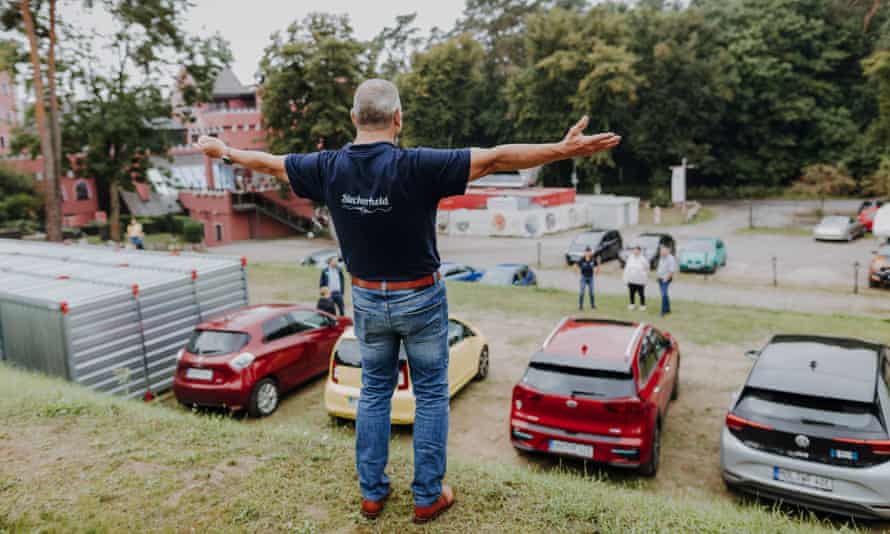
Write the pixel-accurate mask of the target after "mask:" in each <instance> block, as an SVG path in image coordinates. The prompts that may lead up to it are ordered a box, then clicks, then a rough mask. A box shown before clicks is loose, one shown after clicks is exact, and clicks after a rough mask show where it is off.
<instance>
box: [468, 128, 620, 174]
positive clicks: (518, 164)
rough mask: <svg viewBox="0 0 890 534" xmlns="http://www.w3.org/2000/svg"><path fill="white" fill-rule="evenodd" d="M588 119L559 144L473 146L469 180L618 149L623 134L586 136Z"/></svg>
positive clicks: (573, 129) (570, 131)
mask: <svg viewBox="0 0 890 534" xmlns="http://www.w3.org/2000/svg"><path fill="white" fill-rule="evenodd" d="M588 122H589V119H588V117H587V115H585V116H584V117H582V118H581V120H579V121H578V123H577V124H575V125H574V126H572V128H571V129H570V130H569V133H567V134H566V136H565V138H564V139H563V140H562V141H560V142H558V143H547V144H539V145H501V146H498V147H495V148H474V149H472V151H471V153H470V181H473V180H477V179H479V178H482V177H483V176H486V175H489V174H492V173H495V172H502V171H516V170H520V169H528V168H531V167H537V166H539V165H545V164H547V163H552V162H554V161H560V160H563V159H569V158H580V157H587V156H590V155H593V154H595V153H597V152H602V151H605V150H610V149H612V148H615V147H616V146H618V143H620V142H621V137H620V136H618V135H615V134H613V133H611V132H610V133H601V134H596V135H584V128H586V127H587V124H588Z"/></svg>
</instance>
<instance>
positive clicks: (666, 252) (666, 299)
mask: <svg viewBox="0 0 890 534" xmlns="http://www.w3.org/2000/svg"><path fill="white" fill-rule="evenodd" d="M676 272H677V259H676V258H674V255H673V254H671V249H670V248H668V247H665V246H662V247H661V249H660V250H659V256H658V268H657V269H656V273H657V274H658V287H659V289H661V316H662V317H664V316H665V315H667V314H669V313H671V298H670V296H669V295H668V288H669V287H670V285H671V282H672V281H673V280H674V274H676Z"/></svg>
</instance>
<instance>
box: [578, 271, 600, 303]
mask: <svg viewBox="0 0 890 534" xmlns="http://www.w3.org/2000/svg"><path fill="white" fill-rule="evenodd" d="M585 287H586V288H587V290H588V293H590V307H591V308H596V299H595V298H594V297H593V277H592V276H591V277H590V278H588V277H586V276H582V277H581V292H580V293H579V294H578V309H583V308H584V288H585Z"/></svg>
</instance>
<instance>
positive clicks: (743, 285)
mask: <svg viewBox="0 0 890 534" xmlns="http://www.w3.org/2000/svg"><path fill="white" fill-rule="evenodd" d="M857 206H858V203H857V202H855V201H829V202H827V203H826V212H829V213H833V212H840V213H848V212H852V211H854V210H855V209H856V207H857ZM709 207H710V208H711V209H712V210H713V211H715V213H716V217H714V218H713V219H712V220H710V221H707V222H704V223H701V224H689V225H679V226H667V227H654V226H651V225H650V226H643V225H641V226H637V227H633V228H626V229H623V230H622V234H623V235H624V236H625V239H626V240H628V239H630V238H632V237H633V236H634V235H636V234H638V233H640V232H643V231H654V230H658V231H664V232H668V233H671V234H672V235H674V237H675V238H676V239H677V240H678V244H679V246H681V247H682V245H683V241H684V240H686V239H690V238H693V237H696V236H712V237H720V238H722V239H723V240H724V241H725V242H726V245H727V250H728V256H729V261H728V264H727V266H726V267H725V268H723V269H721V270H719V271H718V272H717V274H715V275H713V276H704V275H695V274H688V275H681V276H680V277H679V279H678V281H677V283H676V284H674V286H673V287H672V292H673V294H674V296H675V297H676V298H678V299H682V300H690V301H701V302H711V303H721V304H736V305H743V306H755V307H764V308H772V309H789V310H798V311H807V312H812V313H856V314H863V315H880V316H887V315H890V292H888V291H881V290H870V289H868V284H867V279H866V270H867V265H868V262H869V260H870V258H871V251H872V250H874V249H875V248H876V247H877V240H876V239H875V238H872V237H870V236H869V237H866V238H864V239H860V240H858V241H855V242H853V243H826V242H816V241H814V240H813V239H812V237H810V236H809V235H805V234H804V235H793V234H792V235H788V234H781V233H776V234H771V233H757V234H751V233H746V232H744V229H745V228H747V226H748V223H749V214H750V212H749V203H730V204H718V205H713V206H709ZM817 207H818V203H816V202H800V201H796V202H790V201H789V202H781V201H779V202H777V201H769V202H756V203H754V214H755V217H754V218H755V223H756V224H757V225H758V226H761V227H769V228H777V227H789V226H794V225H795V224H799V220H800V218H801V217H800V216H801V214H808V213H811V212H812V211H813V210H814V209H816V208H817ZM577 233H578V232H577V231H573V232H566V233H563V234H559V235H553V236H546V237H543V238H541V239H538V240H532V239H520V238H487V237H452V236H439V248H440V251H441V254H442V258H443V259H444V260H450V261H457V262H463V263H467V264H470V265H474V266H476V267H480V268H487V267H491V266H493V265H495V264H497V263H502V262H519V263H528V264H529V265H531V266H532V267H533V268H535V269H536V270H537V271H538V272H539V278H540V283H541V285H542V286H544V287H554V288H560V289H567V290H574V289H575V288H576V287H577V282H578V280H577V276H576V275H575V274H574V273H573V272H572V271H570V270H568V269H566V267H565V263H564V261H565V260H564V254H565V250H566V248H567V247H568V244H569V243H570V242H571V240H572V239H573V238H574V236H575V235H576V234H577ZM539 243H540V251H541V252H540V256H541V266H540V267H538V244H539ZM333 246H336V245H335V243H334V242H333V241H329V240H322V239H313V240H308V239H282V240H269V241H246V242H240V243H235V244H232V245H226V246H222V247H215V248H213V249H212V252H215V253H221V254H233V255H245V256H247V258H248V259H249V260H250V261H251V262H276V263H291V262H298V261H299V260H300V259H302V258H303V257H304V256H306V255H307V254H309V253H310V252H312V251H315V250H318V249H321V248H327V247H333ZM774 256H775V257H776V258H777V277H778V287H777V288H776V287H773V285H772V284H773V273H772V258H773V257H774ZM857 261H858V262H860V268H859V294H856V295H854V294H853V285H854V278H853V275H854V263H855V262H857ZM597 286H598V287H597V290H598V291H601V292H605V293H611V294H618V293H621V294H623V293H624V291H625V288H624V286H623V284H622V283H621V280H620V268H619V267H618V265H617V262H611V263H609V264H607V265H606V266H604V269H603V272H602V276H601V277H600V278H599V279H598V281H597ZM649 291H650V293H652V294H654V293H656V292H657V287H656V286H655V284H654V283H653V284H651V286H650V289H649Z"/></svg>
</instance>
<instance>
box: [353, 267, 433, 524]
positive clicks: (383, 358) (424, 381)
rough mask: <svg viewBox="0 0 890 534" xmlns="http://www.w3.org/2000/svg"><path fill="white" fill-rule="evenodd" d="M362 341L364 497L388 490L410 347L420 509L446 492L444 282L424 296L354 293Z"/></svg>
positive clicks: (360, 462) (358, 442)
mask: <svg viewBox="0 0 890 534" xmlns="http://www.w3.org/2000/svg"><path fill="white" fill-rule="evenodd" d="M352 306H353V309H354V315H355V335H356V337H357V338H358V341H359V347H360V350H361V355H362V391H361V395H360V396H359V401H358V415H357V418H356V425H355V428H356V432H355V434H356V436H355V459H356V468H357V470H358V478H359V485H360V487H361V491H362V496H363V497H364V498H365V499H368V500H372V501H379V500H380V499H382V498H383V497H384V496H385V495H386V494H387V493H388V492H389V477H387V476H386V473H384V470H385V469H386V463H387V461H388V460H389V436H390V412H391V409H392V395H393V392H394V391H395V388H396V385H397V384H398V372H399V371H398V369H399V347H400V344H401V343H404V345H405V352H406V353H407V354H408V367H409V369H410V372H411V386H412V388H413V390H414V398H415V401H416V403H415V406H416V407H415V415H414V482H413V483H412V484H411V489H412V490H413V491H414V503H415V504H416V505H417V506H429V505H431V504H433V503H434V502H435V501H436V500H437V499H438V498H439V495H440V494H441V493H442V478H443V477H444V476H445V464H446V459H445V455H446V446H447V443H448V302H447V299H446V295H445V283H444V282H442V281H439V282H437V283H436V284H435V285H433V286H430V287H427V288H424V289H420V290H400V291H385V290H370V289H362V288H359V287H354V288H353V294H352Z"/></svg>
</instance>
